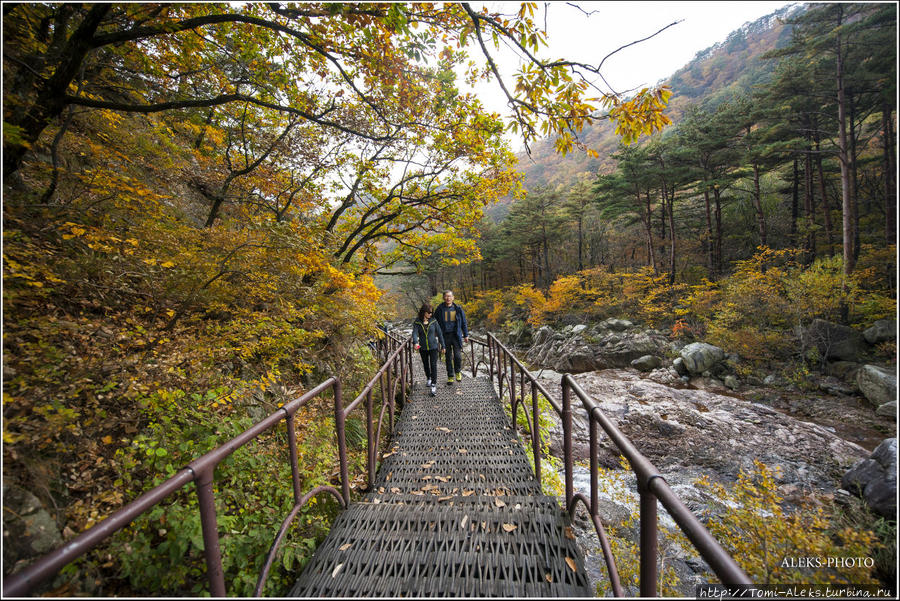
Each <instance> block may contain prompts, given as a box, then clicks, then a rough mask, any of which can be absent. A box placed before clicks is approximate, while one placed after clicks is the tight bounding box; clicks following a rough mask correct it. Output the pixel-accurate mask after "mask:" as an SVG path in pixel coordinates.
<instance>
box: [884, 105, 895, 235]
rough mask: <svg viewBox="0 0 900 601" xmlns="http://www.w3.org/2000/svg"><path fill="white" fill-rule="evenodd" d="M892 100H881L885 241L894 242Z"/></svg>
mask: <svg viewBox="0 0 900 601" xmlns="http://www.w3.org/2000/svg"><path fill="white" fill-rule="evenodd" d="M891 111H892V105H891V101H890V100H889V99H888V98H887V97H884V98H883V99H882V101H881V136H882V141H883V142H884V158H883V161H884V166H883V170H884V243H885V244H886V245H887V244H894V242H895V240H896V235H897V221H896V219H897V213H896V210H897V180H896V173H895V171H894V170H895V168H896V167H895V165H896V164H897V163H896V156H895V155H894V133H893V129H894V121H893V119H892V118H891Z"/></svg>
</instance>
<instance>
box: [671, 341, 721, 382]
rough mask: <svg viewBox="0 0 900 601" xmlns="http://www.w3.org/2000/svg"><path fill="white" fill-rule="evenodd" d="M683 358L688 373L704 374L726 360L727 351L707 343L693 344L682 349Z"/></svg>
mask: <svg viewBox="0 0 900 601" xmlns="http://www.w3.org/2000/svg"><path fill="white" fill-rule="evenodd" d="M681 358H682V359H683V360H684V366H685V367H687V369H688V371H690V372H691V373H694V374H699V373H703V372H704V371H707V370H709V369H710V368H711V367H712V366H713V365H715V364H717V363H718V362H720V361H721V360H722V359H724V358H725V351H723V350H722V349H720V348H719V347H717V346H713V345H711V344H706V343H705V342H693V343H691V344H689V345H687V346H686V347H684V348H683V349H681Z"/></svg>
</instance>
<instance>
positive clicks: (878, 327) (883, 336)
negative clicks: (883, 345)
mask: <svg viewBox="0 0 900 601" xmlns="http://www.w3.org/2000/svg"><path fill="white" fill-rule="evenodd" d="M863 338H865V339H866V342H868V343H869V344H878V343H879V342H884V341H885V340H894V339H895V338H897V322H895V321H894V320H893V319H879V320H878V321H876V322H875V323H873V324H872V327H870V328H868V329H867V330H866V331H864V332H863Z"/></svg>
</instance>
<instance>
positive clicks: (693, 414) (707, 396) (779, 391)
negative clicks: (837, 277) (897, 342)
mask: <svg viewBox="0 0 900 601" xmlns="http://www.w3.org/2000/svg"><path fill="white" fill-rule="evenodd" d="M892 330H893V328H891V331H892ZM858 339H859V341H860V344H863V345H864V343H862V342H861V341H862V340H863V336H862V335H860V336H858ZM507 341H508V342H509V344H510V345H511V346H513V347H514V348H515V349H516V352H517V354H518V355H519V356H520V357H523V358H524V359H525V361H526V362H527V363H528V365H529V367H530V368H531V370H532V373H535V374H536V375H537V376H538V377H539V379H540V381H541V383H542V384H543V385H544V386H545V388H546V389H547V390H548V391H550V392H551V393H552V394H556V396H557V399H558V398H559V397H560V396H561V393H560V386H559V384H560V379H561V377H562V373H563V372H569V373H571V374H572V375H573V377H574V379H575V380H576V381H577V382H578V384H579V385H580V386H581V387H582V388H583V389H584V390H585V392H587V393H588V395H590V396H591V398H593V399H594V400H595V401H596V403H597V404H598V405H599V406H600V408H601V409H602V410H603V411H604V413H605V414H606V415H607V416H608V417H610V418H611V419H612V420H613V421H614V422H615V423H616V425H617V426H618V428H619V429H620V430H621V431H622V432H623V433H624V434H625V435H626V436H628V437H629V438H630V439H631V440H632V442H633V443H634V444H635V446H636V447H637V448H638V449H639V450H640V452H641V453H643V454H644V455H645V456H646V457H647V458H648V459H649V460H650V461H651V462H653V464H654V465H655V466H656V467H657V468H658V469H659V471H660V472H661V473H662V474H663V476H664V477H665V479H666V481H667V482H668V484H669V485H670V487H671V488H672V489H673V490H674V491H675V493H676V494H677V495H678V496H679V497H680V498H681V499H682V501H684V503H685V504H686V505H687V507H688V508H689V509H691V510H692V511H693V512H694V513H695V515H698V516H699V517H700V518H701V520H703V519H706V518H708V517H709V516H710V514H711V512H713V511H714V509H713V507H714V504H713V503H711V499H710V497H709V493H708V492H706V491H705V490H703V489H701V488H698V487H697V486H696V485H695V483H696V482H697V480H698V479H699V478H700V477H702V476H706V477H707V478H709V480H711V481H713V482H720V483H723V484H726V485H727V484H731V483H733V482H734V481H735V480H736V479H737V477H738V474H739V472H740V471H741V470H742V469H743V470H748V471H749V470H752V469H753V464H754V461H760V462H762V463H764V464H765V465H766V466H767V467H769V468H770V469H772V470H774V472H775V475H776V484H777V486H778V493H779V494H780V495H781V496H782V497H783V498H784V500H785V503H786V505H788V506H789V507H790V506H792V505H793V506H797V505H799V504H800V503H801V502H803V501H808V500H810V499H813V498H818V499H829V498H835V497H838V500H840V497H845V498H848V497H849V496H850V495H851V492H850V491H848V490H847V489H850V490H852V492H853V493H855V494H858V495H860V496H863V497H864V498H866V499H867V501H868V502H869V504H870V505H871V506H872V509H873V511H875V512H876V513H881V514H882V515H891V516H893V515H894V512H895V508H896V475H895V474H896V447H897V443H896V431H897V428H896V409H895V408H896V379H895V376H894V375H893V369H892V368H890V367H887V368H885V367H882V366H875V369H877V370H880V371H883V372H885V373H887V372H890V374H889V375H890V378H893V392H892V391H891V389H890V388H889V387H890V385H891V382H890V379H888V382H887V384H886V386H888V388H887V392H884V391H881V392H879V393H878V394H880V395H881V397H878V398H877V400H870V398H869V395H868V393H867V392H864V390H863V389H864V388H865V387H866V386H867V385H868V384H867V383H866V382H865V381H864V375H863V376H861V375H860V373H861V372H863V371H864V370H867V369H868V367H869V366H868V365H866V364H864V363H859V362H851V361H848V360H847V359H848V358H853V359H865V356H863V357H856V356H852V355H845V356H844V357H841V358H835V359H837V360H836V361H832V362H830V363H829V364H828V367H827V370H826V372H825V373H822V374H820V375H816V376H814V382H815V383H816V387H815V389H814V390H812V391H810V390H799V389H798V388H796V386H792V385H791V384H790V383H788V382H785V381H784V380H783V379H780V378H779V377H778V376H774V375H773V376H771V377H766V378H764V379H756V378H748V379H747V380H746V381H742V380H740V379H738V377H737V376H736V375H735V371H734V369H733V367H734V365H735V363H736V362H737V361H739V358H737V357H734V356H731V357H729V356H726V354H725V353H724V352H723V351H721V349H715V347H710V345H703V344H698V345H688V347H696V348H687V347H685V346H684V345H679V344H677V343H675V344H673V343H672V342H671V341H669V340H668V338H666V337H665V336H664V335H663V334H662V333H661V332H657V331H655V330H646V329H642V328H639V327H638V326H635V325H634V324H632V323H631V322H629V321H627V320H607V321H606V322H604V323H602V324H595V325H594V326H590V327H589V326H584V325H575V326H568V327H567V328H564V329H563V330H561V331H555V330H553V329H551V328H547V327H544V328H541V329H540V330H537V331H535V332H531V331H525V332H522V331H519V332H512V333H511V334H509V335H508V336H507ZM707 347H709V348H707ZM694 350H696V351H697V352H698V353H699V354H693V353H692V351H694ZM701 351H702V352H701ZM672 355H676V356H675V358H674V361H673V360H672V358H671V357H672ZM667 357H668V358H667ZM557 370H558V371H557ZM860 382H862V385H860ZM892 400H893V401H894V402H895V404H894V405H893V408H892V407H891V406H888V407H884V405H885V404H886V403H887V402H890V401H892ZM892 411H893V412H892ZM550 413H554V412H552V411H551V412H550ZM573 414H574V420H573V426H574V453H575V460H576V462H580V465H576V469H575V488H576V491H580V492H582V493H584V494H585V495H586V496H589V494H590V473H589V469H588V468H587V467H586V465H587V460H588V429H587V428H588V424H587V420H586V416H585V415H584V414H583V413H582V412H577V411H573ZM547 417H551V421H552V422H553V424H554V425H553V426H552V427H551V432H550V440H551V443H550V452H551V454H552V455H555V456H557V457H561V456H562V442H561V441H562V428H561V425H560V423H559V420H557V419H555V414H554V415H552V416H547ZM882 443H883V444H882ZM876 448H877V449H878V453H877V454H876V456H875V457H874V458H872V454H873V450H875V449H876ZM599 454H600V457H599V459H600V465H601V466H603V467H604V468H607V469H608V470H612V471H606V472H604V473H605V474H606V476H605V480H604V481H603V482H602V483H601V492H600V503H601V507H602V511H601V513H602V516H603V522H604V523H605V524H606V525H607V526H610V525H611V526H618V530H619V532H620V533H624V534H625V536H626V538H628V539H630V540H632V541H636V540H637V534H638V533H637V528H636V527H631V528H622V524H623V523H624V522H625V521H626V520H627V519H628V517H629V515H632V514H636V513H637V506H638V501H637V499H638V497H637V492H636V488H635V480H634V477H633V476H631V475H627V476H626V472H624V471H622V470H621V469H619V468H620V465H619V455H620V453H619V452H618V450H617V449H616V448H615V447H614V445H613V444H612V442H611V441H610V440H609V439H608V438H606V437H604V436H602V435H601V437H600V452H599ZM561 476H562V475H561ZM854 484H856V485H857V486H858V489H855V487H854ZM660 523H661V527H662V528H663V529H665V528H667V527H668V528H675V525H674V523H673V522H672V521H671V519H670V518H669V517H668V515H667V514H666V513H665V511H664V509H662V507H660ZM576 525H577V526H578V528H577V533H578V536H579V539H580V542H581V544H582V546H583V548H584V550H585V552H586V555H587V556H588V558H589V559H588V566H587V567H588V570H589V572H590V574H591V577H592V579H593V580H594V582H596V583H598V586H599V590H600V591H601V592H602V591H604V590H606V589H607V587H606V580H607V579H606V567H605V564H604V563H603V560H602V554H601V552H600V546H599V542H598V541H597V538H596V535H595V534H594V531H593V526H591V525H590V524H589V522H588V521H587V519H586V518H585V516H584V515H582V516H581V517H579V518H577V519H576ZM660 549H661V550H662V549H667V551H666V553H667V554H668V555H669V556H668V557H667V558H666V562H667V565H670V566H672V568H673V569H674V570H675V573H676V574H677V575H678V578H679V580H680V581H681V582H680V585H679V586H678V590H679V591H680V593H681V594H682V595H687V596H693V595H694V586H695V584H698V583H700V582H701V581H702V578H703V574H704V572H705V571H706V569H707V568H706V566H705V565H704V563H703V562H702V560H699V559H698V558H696V557H693V556H692V554H691V553H685V552H683V551H681V550H678V549H676V548H674V547H673V546H672V545H667V544H663V543H662V542H661V545H660ZM631 592H636V591H631Z"/></svg>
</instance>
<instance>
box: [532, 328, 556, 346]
mask: <svg viewBox="0 0 900 601" xmlns="http://www.w3.org/2000/svg"><path fill="white" fill-rule="evenodd" d="M555 333H556V332H554V331H553V328H551V327H550V326H542V327H541V328H540V329H539V330H538V331H537V332H535V334H534V344H543V343H544V342H546V341H547V340H548V339H550V338H552V337H553V335H554V334H555Z"/></svg>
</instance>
